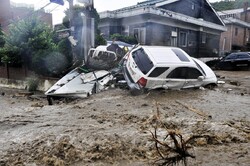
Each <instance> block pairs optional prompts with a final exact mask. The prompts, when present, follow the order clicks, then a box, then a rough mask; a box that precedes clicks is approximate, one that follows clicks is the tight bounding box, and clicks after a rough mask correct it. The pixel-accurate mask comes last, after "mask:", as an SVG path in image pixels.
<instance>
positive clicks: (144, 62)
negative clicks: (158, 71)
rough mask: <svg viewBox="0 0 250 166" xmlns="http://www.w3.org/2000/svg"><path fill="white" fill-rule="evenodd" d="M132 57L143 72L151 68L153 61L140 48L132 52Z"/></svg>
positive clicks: (145, 72)
mask: <svg viewBox="0 0 250 166" xmlns="http://www.w3.org/2000/svg"><path fill="white" fill-rule="evenodd" d="M132 57H133V59H134V61H135V63H136V65H137V67H138V68H139V69H140V70H141V72H142V73H143V74H147V73H148V72H149V71H150V70H151V69H152V68H153V66H154V65H153V62H152V61H151V60H150V59H149V57H148V55H147V54H146V53H145V51H144V50H143V49H142V48H141V49H138V50H136V51H135V52H133V53H132Z"/></svg>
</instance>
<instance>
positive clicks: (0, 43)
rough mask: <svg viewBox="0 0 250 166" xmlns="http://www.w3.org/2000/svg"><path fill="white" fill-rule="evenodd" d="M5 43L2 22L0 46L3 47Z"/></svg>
mask: <svg viewBox="0 0 250 166" xmlns="http://www.w3.org/2000/svg"><path fill="white" fill-rule="evenodd" d="M4 44H5V39H4V33H3V31H2V27H1V24H0V48H1V47H3V46H4Z"/></svg>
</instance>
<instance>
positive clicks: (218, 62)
mask: <svg viewBox="0 0 250 166" xmlns="http://www.w3.org/2000/svg"><path fill="white" fill-rule="evenodd" d="M206 64H207V65H209V66H210V67H213V68H215V69H221V70H239V69H249V68H250V53H249V52H235V53H231V54H229V55H227V56H226V57H224V58H221V59H215V60H212V61H208V62H206Z"/></svg>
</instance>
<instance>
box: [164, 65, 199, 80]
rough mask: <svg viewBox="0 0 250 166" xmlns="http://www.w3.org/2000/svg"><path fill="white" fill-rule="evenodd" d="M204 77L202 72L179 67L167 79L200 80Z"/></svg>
mask: <svg viewBox="0 0 250 166" xmlns="http://www.w3.org/2000/svg"><path fill="white" fill-rule="evenodd" d="M199 76H202V74H201V72H200V71H199V70H197V69H196V68H191V67H179V68H176V69H174V70H173V71H172V72H171V73H170V74H169V75H168V76H167V78H177V79H198V77H199Z"/></svg>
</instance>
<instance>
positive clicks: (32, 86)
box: [27, 77, 39, 92]
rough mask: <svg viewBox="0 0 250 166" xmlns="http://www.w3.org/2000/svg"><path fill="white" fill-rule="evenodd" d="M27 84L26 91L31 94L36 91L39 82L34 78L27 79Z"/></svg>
mask: <svg viewBox="0 0 250 166" xmlns="http://www.w3.org/2000/svg"><path fill="white" fill-rule="evenodd" d="M27 83H28V91H29V92H33V91H36V90H37V88H38V84H39V80H38V78H36V77H32V78H28V79H27Z"/></svg>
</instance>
